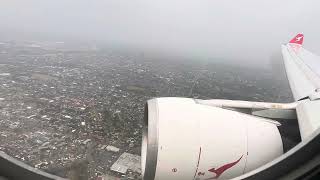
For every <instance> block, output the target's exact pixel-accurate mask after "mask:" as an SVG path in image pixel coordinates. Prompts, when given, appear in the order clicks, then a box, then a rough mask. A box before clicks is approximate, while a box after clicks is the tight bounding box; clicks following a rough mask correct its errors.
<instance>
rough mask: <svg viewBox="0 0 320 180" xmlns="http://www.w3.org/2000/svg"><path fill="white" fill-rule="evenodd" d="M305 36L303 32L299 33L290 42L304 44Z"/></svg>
mask: <svg viewBox="0 0 320 180" xmlns="http://www.w3.org/2000/svg"><path fill="white" fill-rule="evenodd" d="M303 38H304V35H303V34H302V33H299V34H297V35H296V36H295V37H294V38H293V39H291V40H290V41H289V43H291V44H299V45H302V44H303Z"/></svg>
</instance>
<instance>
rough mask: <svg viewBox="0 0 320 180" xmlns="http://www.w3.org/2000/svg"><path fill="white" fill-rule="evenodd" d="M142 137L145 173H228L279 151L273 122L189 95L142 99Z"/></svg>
mask: <svg viewBox="0 0 320 180" xmlns="http://www.w3.org/2000/svg"><path fill="white" fill-rule="evenodd" d="M144 123H145V127H144V130H143V139H142V153H141V163H142V175H143V177H144V179H148V180H149V179H150V180H153V179H160V180H171V179H179V180H180V179H181V180H188V179H199V180H200V179H218V178H219V179H229V178H233V177H236V176H239V175H241V174H244V173H246V172H249V171H251V170H253V169H256V168H257V167H259V166H261V165H263V164H265V163H267V162H269V161H271V160H273V159H274V158H276V157H278V156H280V155H281V154H282V153H283V146H282V140H281V136H280V133H279V130H278V128H277V126H276V124H274V123H272V122H271V121H268V120H267V119H264V118H259V117H255V116H251V115H248V114H244V113H240V112H236V111H232V110H227V109H222V108H218V107H213V106H208V105H202V104H198V103H196V102H195V101H194V100H193V99H188V98H157V99H152V100H149V101H148V102H147V105H146V109H145V118H144Z"/></svg>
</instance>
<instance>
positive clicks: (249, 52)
mask: <svg viewBox="0 0 320 180" xmlns="http://www.w3.org/2000/svg"><path fill="white" fill-rule="evenodd" d="M0 2H1V10H0V33H3V34H5V33H7V32H5V31H12V32H15V33H26V34H34V35H35V37H36V36H37V35H39V34H41V35H45V36H49V37H50V36H58V37H72V38H77V39H81V40H99V41H103V42H107V43H111V44H112V43H117V44H119V43H120V44H125V45H129V46H132V47H141V48H153V49H160V50H166V51H169V52H172V53H182V54H187V55H188V54H190V55H191V56H192V55H202V56H207V57H223V58H226V59H233V60H234V61H235V62H237V63H243V62H254V63H255V64H259V63H257V62H259V61H261V62H262V64H263V63H264V64H265V63H266V62H267V60H268V58H269V57H270V56H271V55H272V54H273V53H274V52H280V44H282V43H285V42H287V41H288V40H290V39H291V37H293V36H294V35H295V34H297V33H300V32H302V33H304V34H305V47H306V48H307V49H309V50H310V51H313V52H315V53H317V54H319V55H320V46H319V41H320V33H319V32H320V23H319V19H320V11H319V9H320V1H318V0H303V1H302V0H268V1H266V0H232V1H231V0H192V1H191V0H73V1H72V0H23V1H21V0H0ZM1 31H2V32H1ZM244 60H249V61H244Z"/></svg>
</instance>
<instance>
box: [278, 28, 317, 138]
mask: <svg viewBox="0 0 320 180" xmlns="http://www.w3.org/2000/svg"><path fill="white" fill-rule="evenodd" d="M302 43H303V35H302V34H298V35H297V36H296V37H294V38H293V39H292V40H291V41H290V42H289V43H288V44H287V45H283V46H282V54H283V59H284V64H285V68H286V72H287V77H288V80H289V84H290V88H291V91H292V94H293V97H294V99H295V100H296V101H298V102H299V103H298V105H297V107H296V113H297V118H298V122H299V129H300V135H301V139H302V140H305V139H306V138H307V137H308V136H310V135H311V134H312V133H313V132H314V131H316V130H317V129H318V128H319V127H320V121H319V116H320V112H319V109H320V57H319V56H316V55H314V54H312V53H311V52H309V51H307V50H305V49H304V48H303V47H302Z"/></svg>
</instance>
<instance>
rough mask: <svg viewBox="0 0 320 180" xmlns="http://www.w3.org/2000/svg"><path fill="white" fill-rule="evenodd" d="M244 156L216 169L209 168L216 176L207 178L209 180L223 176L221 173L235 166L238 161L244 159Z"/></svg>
mask: <svg viewBox="0 0 320 180" xmlns="http://www.w3.org/2000/svg"><path fill="white" fill-rule="evenodd" d="M242 157H243V155H242V156H241V157H240V158H239V159H238V160H236V161H234V162H231V163H228V164H225V165H223V166H220V167H218V168H217V169H216V168H211V169H209V170H208V171H209V172H212V173H214V175H215V176H214V177H212V178H208V179H206V180H209V179H218V178H219V177H220V176H221V174H223V173H224V172H225V171H226V170H228V169H230V168H232V167H233V166H235V165H236V164H237V163H238V162H240V160H241V159H242Z"/></svg>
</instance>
